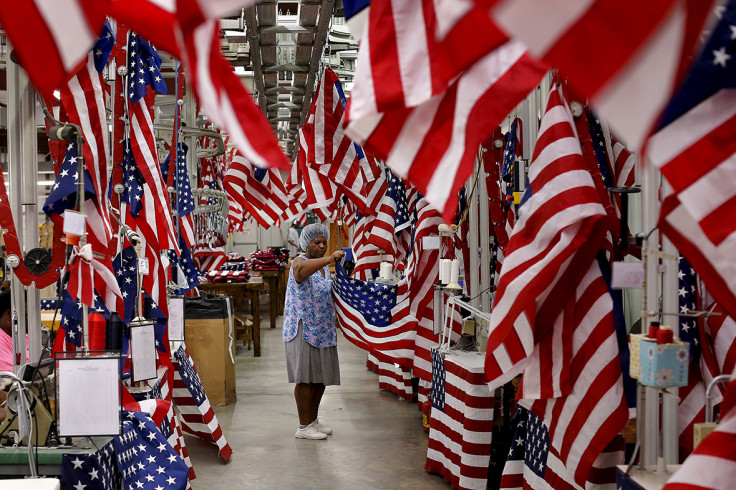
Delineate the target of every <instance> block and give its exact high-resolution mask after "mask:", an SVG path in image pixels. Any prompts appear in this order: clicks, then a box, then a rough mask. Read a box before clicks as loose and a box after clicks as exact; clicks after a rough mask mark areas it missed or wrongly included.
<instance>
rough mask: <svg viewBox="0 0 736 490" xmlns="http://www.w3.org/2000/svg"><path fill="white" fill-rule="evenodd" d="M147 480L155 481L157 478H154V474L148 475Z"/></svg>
mask: <svg viewBox="0 0 736 490" xmlns="http://www.w3.org/2000/svg"><path fill="white" fill-rule="evenodd" d="M146 480H148V481H153V480H155V478H154V476H153V475H146Z"/></svg>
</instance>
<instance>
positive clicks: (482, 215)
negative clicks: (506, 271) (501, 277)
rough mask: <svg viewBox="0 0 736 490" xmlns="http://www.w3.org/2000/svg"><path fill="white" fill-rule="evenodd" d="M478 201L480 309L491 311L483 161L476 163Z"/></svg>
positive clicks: (486, 205) (488, 214)
mask: <svg viewBox="0 0 736 490" xmlns="http://www.w3.org/2000/svg"><path fill="white" fill-rule="evenodd" d="M478 166H479V167H480V168H479V174H478V201H479V202H480V210H479V214H478V225H479V226H478V235H479V240H480V264H481V267H480V290H481V291H483V293H482V294H481V295H480V309H481V310H482V311H485V312H488V311H491V291H490V288H491V231H490V223H491V217H490V212H489V210H488V188H487V187H486V171H485V168H483V161H482V160H479V161H478Z"/></svg>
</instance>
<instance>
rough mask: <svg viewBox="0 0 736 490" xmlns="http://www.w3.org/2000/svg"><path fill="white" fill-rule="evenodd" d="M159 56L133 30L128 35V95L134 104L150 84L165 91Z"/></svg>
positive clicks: (161, 91) (159, 90)
mask: <svg viewBox="0 0 736 490" xmlns="http://www.w3.org/2000/svg"><path fill="white" fill-rule="evenodd" d="M160 69H161V57H160V56H159V54H158V52H157V51H156V48H154V47H153V45H152V44H151V43H150V42H149V41H147V40H145V39H143V38H142V37H140V36H139V35H138V34H135V33H134V32H131V33H130V36H129V37H128V97H130V102H131V103H133V104H135V103H136V102H138V101H139V100H140V99H141V97H143V96H145V95H146V93H147V92H148V87H149V86H150V87H151V88H152V89H153V90H155V91H156V92H158V93H160V94H165V93H166V82H165V81H164V78H163V77H162V76H161V71H160Z"/></svg>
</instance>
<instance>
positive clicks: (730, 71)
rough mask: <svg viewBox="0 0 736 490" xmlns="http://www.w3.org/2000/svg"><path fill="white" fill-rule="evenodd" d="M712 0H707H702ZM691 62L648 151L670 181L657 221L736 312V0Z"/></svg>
mask: <svg viewBox="0 0 736 490" xmlns="http://www.w3.org/2000/svg"><path fill="white" fill-rule="evenodd" d="M706 3H709V2H706ZM719 13H720V18H719V22H718V24H717V25H716V26H715V28H714V29H713V31H712V34H711V37H710V39H709V40H708V42H707V43H706V44H705V46H704V47H703V49H702V50H701V52H700V56H699V57H698V58H697V60H696V61H695V62H694V64H693V69H692V70H691V72H690V73H689V74H688V76H687V78H686V79H685V81H684V82H683V84H682V87H681V89H680V91H679V92H678V93H677V94H676V95H675V97H674V98H673V100H672V102H671V103H670V105H669V106H668V107H667V109H666V111H665V114H664V117H663V119H662V121H661V124H660V129H659V130H658V132H657V133H656V134H655V135H654V136H652V138H651V139H650V140H649V143H648V146H647V151H646V155H647V157H648V158H649V159H651V161H652V162H653V163H654V164H655V165H656V166H657V167H659V168H660V170H661V171H662V174H663V175H664V177H665V178H666V179H667V181H668V182H669V183H670V185H671V187H672V195H670V196H669V197H667V198H666V200H665V202H664V204H663V207H662V211H661V213H660V227H662V231H663V232H664V233H665V234H666V235H667V237H668V238H670V240H672V242H673V243H674V245H675V246H676V247H677V249H678V250H680V251H681V252H682V254H683V255H684V256H686V257H687V258H688V260H689V261H690V263H691V264H692V265H693V267H694V268H695V270H696V271H697V272H698V274H699V275H700V277H701V278H702V280H703V282H704V283H705V285H706V286H707V288H708V290H709V291H710V293H711V294H712V295H713V297H714V298H715V299H716V301H718V303H720V304H721V305H723V306H724V307H725V308H726V310H727V311H728V312H729V315H730V316H731V317H736V275H734V272H736V269H734V264H736V255H734V250H736V248H734V246H733V240H734V236H736V235H734V233H733V231H734V230H733V226H732V223H733V219H732V217H733V215H734V202H735V200H734V195H735V193H734V190H733V189H732V188H731V186H728V185H726V183H728V182H731V180H732V178H731V175H732V174H733V171H734V154H736V143H734V142H733V138H731V135H732V133H733V126H734V120H735V119H736V109H735V107H736V103H734V101H736V91H734V90H733V89H734V88H736V83H735V82H734V81H735V80H736V64H734V63H733V62H729V58H731V56H732V54H733V53H734V50H735V49H736V40H734V39H733V38H732V35H731V32H732V31H731V26H733V25H734V24H736V2H734V1H729V2H728V3H727V5H726V8H725V9H724V10H722V11H721V12H719Z"/></svg>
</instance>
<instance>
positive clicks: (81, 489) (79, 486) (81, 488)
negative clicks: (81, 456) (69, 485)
mask: <svg viewBox="0 0 736 490" xmlns="http://www.w3.org/2000/svg"><path fill="white" fill-rule="evenodd" d="M74 488H76V490H84V489H85V488H87V485H82V482H81V481H80V482H77V484H76V485H74Z"/></svg>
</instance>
